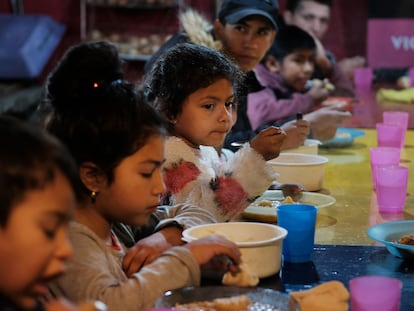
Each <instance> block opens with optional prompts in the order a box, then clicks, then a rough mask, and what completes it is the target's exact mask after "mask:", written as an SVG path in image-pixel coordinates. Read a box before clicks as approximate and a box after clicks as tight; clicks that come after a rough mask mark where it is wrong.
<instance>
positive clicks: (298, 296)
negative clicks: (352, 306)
mask: <svg viewBox="0 0 414 311" xmlns="http://www.w3.org/2000/svg"><path fill="white" fill-rule="evenodd" d="M290 296H291V297H293V299H295V300H296V301H297V302H298V303H299V305H300V310H301V311H314V310H318V311H347V310H348V300H349V292H348V290H347V289H346V287H345V286H344V285H343V284H342V283H341V282H339V281H329V282H326V283H323V284H320V285H318V286H316V287H314V288H311V289H308V290H303V291H297V292H291V293H290Z"/></svg>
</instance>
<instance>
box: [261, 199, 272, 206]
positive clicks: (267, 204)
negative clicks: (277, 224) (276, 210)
mask: <svg viewBox="0 0 414 311" xmlns="http://www.w3.org/2000/svg"><path fill="white" fill-rule="evenodd" d="M257 205H258V206H268V207H273V202H272V201H270V200H260V201H259V202H258V203H257Z"/></svg>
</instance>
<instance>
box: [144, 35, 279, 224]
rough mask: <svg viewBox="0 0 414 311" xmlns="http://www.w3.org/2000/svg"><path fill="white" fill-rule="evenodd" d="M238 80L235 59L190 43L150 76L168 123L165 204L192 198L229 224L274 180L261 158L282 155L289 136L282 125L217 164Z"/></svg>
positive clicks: (149, 89) (152, 95)
mask: <svg viewBox="0 0 414 311" xmlns="http://www.w3.org/2000/svg"><path fill="white" fill-rule="evenodd" d="M242 83H243V74H242V73H241V71H240V70H239V69H238V67H237V66H236V65H234V64H233V62H231V61H230V60H229V59H227V58H226V57H225V56H223V55H222V54H221V53H220V52H218V51H216V50H214V49H210V48H207V47H204V46H201V45H196V44H191V43H184V44H179V45H176V46H174V47H172V48H170V49H169V50H168V51H166V52H165V53H164V54H163V55H162V56H161V57H160V58H159V59H158V60H157V61H156V63H155V64H154V66H153V67H152V70H151V72H149V73H148V75H147V78H146V81H145V87H146V93H147V96H148V97H149V99H150V100H151V101H154V103H155V106H156V107H157V109H159V110H160V111H161V112H162V113H163V114H164V115H165V116H166V117H167V118H168V120H169V122H170V128H169V131H170V137H169V138H168V139H167V143H166V162H165V163H164V165H163V176H164V182H165V184H166V187H167V193H166V194H165V195H164V202H163V203H169V204H177V203H184V202H186V203H192V204H194V205H198V206H200V207H203V208H205V209H207V210H209V211H210V212H211V213H212V214H213V215H215V217H216V219H217V221H229V220H231V219H234V218H235V217H236V216H237V215H238V214H240V213H241V212H242V211H243V210H244V209H245V208H246V207H247V206H248V205H249V204H250V203H251V202H252V201H254V200H255V199H256V198H257V197H258V196H259V195H261V194H262V193H263V192H264V191H265V190H267V189H268V188H269V186H270V185H271V184H272V182H273V181H274V180H275V177H276V176H275V173H274V172H273V171H272V168H271V167H270V166H269V165H268V164H267V163H266V161H267V160H270V159H272V158H275V157H277V156H278V155H279V152H280V147H281V145H282V142H283V140H284V138H285V136H286V135H285V133H284V132H283V131H282V130H281V129H279V128H276V127H272V128H268V129H266V130H264V131H262V132H260V133H259V134H258V135H257V136H256V137H254V138H253V139H252V140H251V141H250V143H246V144H244V145H243V147H242V148H241V149H240V150H239V151H238V152H236V153H235V154H234V156H233V157H232V158H231V159H230V160H229V161H222V160H221V159H220V157H219V156H218V153H217V151H216V149H215V147H216V146H221V145H222V144H223V142H224V139H225V136H226V135H227V133H228V132H229V131H230V129H231V127H232V125H233V124H234V122H235V115H236V113H235V111H236V109H237V95H238V92H239V91H240V88H241V86H242Z"/></svg>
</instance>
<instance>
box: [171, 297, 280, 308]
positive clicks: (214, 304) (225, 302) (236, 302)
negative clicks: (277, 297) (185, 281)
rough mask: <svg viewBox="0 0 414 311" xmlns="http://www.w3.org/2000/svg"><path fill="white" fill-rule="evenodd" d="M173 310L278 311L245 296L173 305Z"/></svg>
mask: <svg viewBox="0 0 414 311" xmlns="http://www.w3.org/2000/svg"><path fill="white" fill-rule="evenodd" d="M174 309H175V310H181V311H200V310H203V311H233V310H234V311H236V310H237V311H260V310H266V311H278V310H279V309H278V308H276V307H273V306H271V305H268V304H264V303H259V302H253V301H251V300H250V299H249V297H248V296H247V295H239V296H233V297H228V298H216V299H214V300H208V301H197V302H190V303H185V304H177V305H175V308H174Z"/></svg>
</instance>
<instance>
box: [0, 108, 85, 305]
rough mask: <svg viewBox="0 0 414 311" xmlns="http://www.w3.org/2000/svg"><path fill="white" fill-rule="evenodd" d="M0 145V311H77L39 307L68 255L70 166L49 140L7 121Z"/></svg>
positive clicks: (0, 127) (1, 120) (73, 184)
mask: <svg viewBox="0 0 414 311" xmlns="http://www.w3.org/2000/svg"><path fill="white" fill-rule="evenodd" d="M0 145H1V146H4V148H2V151H1V152H0V309H1V310H8V311H18V310H38V311H40V310H46V309H47V310H60V311H63V310H72V311H75V310H78V309H77V307H75V306H74V305H71V304H69V303H68V302H67V301H61V300H54V301H51V302H48V303H44V304H43V303H41V302H40V298H41V297H42V296H45V295H46V294H47V290H48V288H47V286H48V283H49V282H50V281H51V280H52V279H54V278H56V277H58V276H60V275H61V274H62V273H64V272H65V270H66V269H65V267H66V261H67V260H68V258H69V257H70V256H71V254H72V246H71V244H70V243H69V238H68V233H67V230H68V223H69V220H70V219H71V218H72V216H73V213H74V209H75V205H76V194H75V191H76V189H78V187H77V185H78V177H77V171H76V167H75V163H74V162H73V159H72V158H71V156H70V154H69V152H68V151H67V150H66V149H65V148H64V147H63V146H62V145H61V144H60V143H59V142H58V141H57V140H56V139H55V138H54V137H52V136H51V135H49V134H48V133H47V132H45V131H43V130H40V129H39V128H37V127H34V126H30V125H28V124H26V123H23V122H22V121H19V120H16V119H14V118H11V117H6V116H0ZM74 190H75V191H74Z"/></svg>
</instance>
